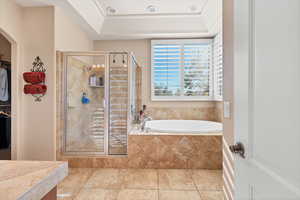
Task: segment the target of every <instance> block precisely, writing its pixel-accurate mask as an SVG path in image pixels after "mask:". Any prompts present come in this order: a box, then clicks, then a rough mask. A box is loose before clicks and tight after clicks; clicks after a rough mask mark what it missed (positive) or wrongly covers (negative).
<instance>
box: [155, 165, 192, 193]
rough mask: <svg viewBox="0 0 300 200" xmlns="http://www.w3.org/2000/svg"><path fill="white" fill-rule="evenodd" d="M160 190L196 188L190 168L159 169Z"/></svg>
mask: <svg viewBox="0 0 300 200" xmlns="http://www.w3.org/2000/svg"><path fill="white" fill-rule="evenodd" d="M158 178H159V181H158V184H159V189H160V190H196V187H195V184H194V182H193V179H192V176H191V171H190V170H179V169H167V170H158Z"/></svg>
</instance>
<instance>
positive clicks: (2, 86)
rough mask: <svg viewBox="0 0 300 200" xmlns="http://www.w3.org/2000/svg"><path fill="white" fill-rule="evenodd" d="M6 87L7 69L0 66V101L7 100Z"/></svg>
mask: <svg viewBox="0 0 300 200" xmlns="http://www.w3.org/2000/svg"><path fill="white" fill-rule="evenodd" d="M8 87H9V86H8V74H7V70H6V69H4V68H0V101H8V97H9V94H8Z"/></svg>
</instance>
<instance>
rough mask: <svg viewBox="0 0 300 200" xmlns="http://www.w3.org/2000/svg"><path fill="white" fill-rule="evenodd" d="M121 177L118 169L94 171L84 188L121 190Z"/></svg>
mask: <svg viewBox="0 0 300 200" xmlns="http://www.w3.org/2000/svg"><path fill="white" fill-rule="evenodd" d="M122 183H123V176H122V174H121V170H119V169H96V170H95V171H94V172H93V174H92V175H91V177H90V178H89V180H88V181H87V182H86V184H85V186H84V187H85V188H95V189H96V188H97V189H121V188H122Z"/></svg>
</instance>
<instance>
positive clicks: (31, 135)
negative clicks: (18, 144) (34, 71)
mask: <svg viewBox="0 0 300 200" xmlns="http://www.w3.org/2000/svg"><path fill="white" fill-rule="evenodd" d="M23 10H24V15H23V30H24V31H23V32H24V33H23V37H24V71H29V70H30V68H31V67H32V62H33V60H34V58H35V57H36V56H40V58H41V59H42V61H43V62H44V63H45V67H46V69H47V71H46V85H47V87H48V90H47V93H46V95H45V96H44V97H43V98H42V101H41V102H35V101H34V98H33V97H32V96H30V95H25V96H24V101H23V107H24V120H23V122H24V126H23V127H24V129H23V131H24V135H23V137H22V142H23V145H24V149H23V153H24V154H23V156H24V158H25V159H30V160H53V159H54V155H55V154H54V152H55V146H54V141H55V140H54V139H55V137H54V132H55V127H54V125H55V120H54V119H55V118H54V116H55V109H54V107H55V60H54V58H55V57H54V54H55V49H54V8H53V7H42V8H24V9H23Z"/></svg>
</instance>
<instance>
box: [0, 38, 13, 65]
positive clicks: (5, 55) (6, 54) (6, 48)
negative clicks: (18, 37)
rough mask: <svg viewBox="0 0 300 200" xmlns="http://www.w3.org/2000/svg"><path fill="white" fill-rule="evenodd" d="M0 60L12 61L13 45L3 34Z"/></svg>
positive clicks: (0, 40) (0, 43)
mask: <svg viewBox="0 0 300 200" xmlns="http://www.w3.org/2000/svg"><path fill="white" fill-rule="evenodd" d="M0 59H1V60H5V61H10V59H11V44H10V42H9V41H8V40H7V39H6V38H5V37H4V36H3V35H2V34H0Z"/></svg>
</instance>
